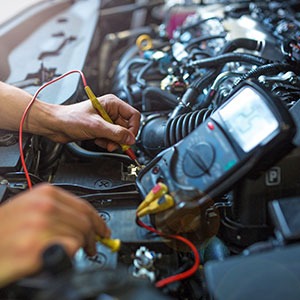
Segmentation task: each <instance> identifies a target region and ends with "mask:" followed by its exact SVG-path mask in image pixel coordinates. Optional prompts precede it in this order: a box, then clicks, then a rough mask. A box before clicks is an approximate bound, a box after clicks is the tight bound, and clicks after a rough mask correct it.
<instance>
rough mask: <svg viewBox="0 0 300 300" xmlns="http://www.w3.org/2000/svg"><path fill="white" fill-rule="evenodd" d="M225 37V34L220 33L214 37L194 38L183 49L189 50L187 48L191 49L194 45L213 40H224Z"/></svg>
mask: <svg viewBox="0 0 300 300" xmlns="http://www.w3.org/2000/svg"><path fill="white" fill-rule="evenodd" d="M226 35H227V33H226V32H222V33H220V34H216V35H206V36H200V37H197V38H194V39H192V40H191V41H190V42H189V43H188V44H187V45H186V46H185V49H186V50H189V48H191V47H192V46H194V45H195V44H199V43H201V42H204V41H208V40H214V39H224V38H225V37H226Z"/></svg>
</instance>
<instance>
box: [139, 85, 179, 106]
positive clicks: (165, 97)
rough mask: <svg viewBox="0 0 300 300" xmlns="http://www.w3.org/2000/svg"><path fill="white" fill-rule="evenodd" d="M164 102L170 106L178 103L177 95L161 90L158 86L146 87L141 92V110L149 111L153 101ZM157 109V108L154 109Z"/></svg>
mask: <svg viewBox="0 0 300 300" xmlns="http://www.w3.org/2000/svg"><path fill="white" fill-rule="evenodd" d="M161 102H163V103H166V104H167V105H168V106H170V107H171V108H174V107H175V106H176V105H177V104H178V100H177V96H175V95H174V94H171V93H168V92H166V91H163V90H161V89H160V88H158V87H147V88H146V89H144V90H143V94H142V109H143V111H151V110H152V106H153V104H154V103H159V104H160V105H161ZM156 110H157V109H156Z"/></svg>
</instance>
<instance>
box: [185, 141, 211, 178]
mask: <svg viewBox="0 0 300 300" xmlns="http://www.w3.org/2000/svg"><path fill="white" fill-rule="evenodd" d="M214 160H215V150H214V148H213V146H212V145H211V144H209V143H207V142H201V143H198V144H195V145H193V146H192V147H190V148H188V149H187V150H186V153H185V155H184V157H183V162H182V164H183V172H184V173H185V175H186V176H189V177H199V176H202V175H204V174H207V173H209V169H210V168H211V166H212V164H213V163H214Z"/></svg>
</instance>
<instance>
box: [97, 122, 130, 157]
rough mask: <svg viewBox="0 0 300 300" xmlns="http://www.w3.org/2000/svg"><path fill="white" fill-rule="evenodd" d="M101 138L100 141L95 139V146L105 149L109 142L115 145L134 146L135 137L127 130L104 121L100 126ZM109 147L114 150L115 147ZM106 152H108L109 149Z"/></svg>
mask: <svg viewBox="0 0 300 300" xmlns="http://www.w3.org/2000/svg"><path fill="white" fill-rule="evenodd" d="M101 136H102V139H96V144H97V145H99V146H100V147H103V148H107V146H108V145H109V142H114V143H115V144H117V145H120V144H125V145H133V144H135V135H134V134H133V133H132V132H131V131H130V130H129V129H127V128H124V127H122V126H120V125H116V124H111V123H108V122H105V121H104V120H103V124H102V131H101ZM110 146H111V147H113V148H114V146H115V145H110ZM108 150H109V151H110V149H108ZM114 150H115V149H114Z"/></svg>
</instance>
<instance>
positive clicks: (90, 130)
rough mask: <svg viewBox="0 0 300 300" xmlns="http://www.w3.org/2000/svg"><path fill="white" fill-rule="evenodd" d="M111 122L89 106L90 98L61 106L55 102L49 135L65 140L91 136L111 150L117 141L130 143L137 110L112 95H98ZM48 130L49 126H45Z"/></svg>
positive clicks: (136, 128) (62, 141) (135, 126)
mask: <svg viewBox="0 0 300 300" xmlns="http://www.w3.org/2000/svg"><path fill="white" fill-rule="evenodd" d="M98 100H99V101H100V103H101V105H102V106H103V108H104V109H105V110H106V112H107V113H108V115H109V116H110V118H111V119H112V121H113V123H114V124H111V123H109V122H107V121H105V120H104V119H103V118H102V117H101V116H100V115H99V114H98V112H97V111H96V110H95V108H94V107H93V106H92V103H91V102H90V100H87V101H84V102H80V103H76V104H72V105H64V106H55V109H54V110H53V113H52V114H53V116H54V119H53V122H52V124H51V123H50V124H51V130H52V131H50V133H48V134H46V136H48V137H49V138H50V139H52V140H54V141H56V142H60V143H66V142H69V141H76V140H77V141H78V140H90V139H95V143H96V144H97V145H98V146H100V147H102V148H106V149H107V150H108V151H113V150H115V149H117V148H118V147H119V145H120V144H125V145H132V144H134V143H135V136H136V134H137V132H138V130H139V122H140V113H139V112H138V111H137V110H136V109H135V108H133V107H132V106H130V105H129V104H127V103H125V102H124V101H122V100H121V99H119V98H117V97H116V96H115V95H112V94H109V95H105V96H102V97H99V98H98ZM49 130H50V128H49Z"/></svg>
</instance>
